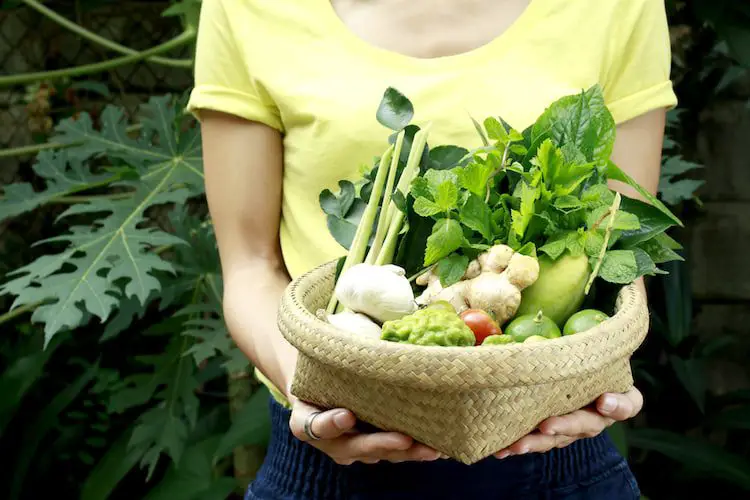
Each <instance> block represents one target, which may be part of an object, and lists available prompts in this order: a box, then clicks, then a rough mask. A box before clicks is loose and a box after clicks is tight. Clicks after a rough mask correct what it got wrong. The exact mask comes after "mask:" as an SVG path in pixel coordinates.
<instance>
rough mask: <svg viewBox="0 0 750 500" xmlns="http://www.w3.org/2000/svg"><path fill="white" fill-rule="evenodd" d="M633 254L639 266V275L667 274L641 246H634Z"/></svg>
mask: <svg viewBox="0 0 750 500" xmlns="http://www.w3.org/2000/svg"><path fill="white" fill-rule="evenodd" d="M632 251H633V255H635V262H636V264H637V266H638V277H639V278H640V277H641V276H654V275H656V274H666V273H665V272H664V271H662V270H661V269H659V268H657V267H656V264H655V263H654V261H653V260H651V257H649V256H648V254H647V253H646V252H644V251H643V250H641V249H640V248H634V249H633V250H632Z"/></svg>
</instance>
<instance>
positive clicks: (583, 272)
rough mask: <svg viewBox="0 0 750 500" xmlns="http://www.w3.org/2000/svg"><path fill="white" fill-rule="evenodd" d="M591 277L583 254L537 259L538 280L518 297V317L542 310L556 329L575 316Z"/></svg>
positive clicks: (584, 296) (544, 256)
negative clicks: (519, 302)
mask: <svg viewBox="0 0 750 500" xmlns="http://www.w3.org/2000/svg"><path fill="white" fill-rule="evenodd" d="M590 276H591V266H590V265H589V259H588V257H586V255H583V254H581V255H578V256H573V255H571V254H570V253H567V254H565V255H563V256H562V257H559V258H558V259H557V260H552V259H551V258H550V257H548V256H546V255H542V256H541V257H539V279H537V280H536V282H534V284H533V285H531V286H530V287H528V288H526V289H525V290H524V291H523V293H522V294H521V306H520V307H519V308H518V311H517V312H516V314H518V315H519V316H521V315H526V314H535V313H537V312H538V311H542V312H543V313H544V315H545V316H547V317H548V318H550V319H551V320H552V321H554V322H555V323H557V325H558V326H559V327H562V326H563V325H564V324H565V321H566V320H567V319H568V318H569V317H570V316H571V315H572V314H573V313H575V312H576V311H577V310H578V308H579V307H581V304H582V303H583V300H584V299H585V298H586V293H585V289H586V283H588V280H589V278H590Z"/></svg>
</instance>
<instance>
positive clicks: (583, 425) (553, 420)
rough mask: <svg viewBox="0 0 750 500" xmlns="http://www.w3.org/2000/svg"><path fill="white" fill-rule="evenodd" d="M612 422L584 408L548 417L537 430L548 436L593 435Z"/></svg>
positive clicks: (582, 436)
mask: <svg viewBox="0 0 750 500" xmlns="http://www.w3.org/2000/svg"><path fill="white" fill-rule="evenodd" d="M612 423H614V420H613V419H611V418H609V417H603V416H602V415H600V414H599V413H597V412H596V411H594V410H591V409H588V408H584V409H583V410H577V411H574V412H573V413H569V414H567V415H563V416H560V417H550V418H548V419H547V420H545V421H544V422H542V423H541V424H539V431H540V432H541V433H542V434H546V435H548V436H554V435H565V436H570V437H580V438H585V437H594V436H597V435H599V434H600V433H601V432H602V431H603V430H604V429H606V428H607V427H609V426H610V425H612Z"/></svg>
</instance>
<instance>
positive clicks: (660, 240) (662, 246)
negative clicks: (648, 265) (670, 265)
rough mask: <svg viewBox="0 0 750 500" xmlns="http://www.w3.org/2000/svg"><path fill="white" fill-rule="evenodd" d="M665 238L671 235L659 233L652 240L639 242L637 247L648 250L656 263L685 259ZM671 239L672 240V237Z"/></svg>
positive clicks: (647, 252)
mask: <svg viewBox="0 0 750 500" xmlns="http://www.w3.org/2000/svg"><path fill="white" fill-rule="evenodd" d="M665 238H669V236H667V235H666V234H664V233H662V234H658V235H656V236H655V237H654V238H651V239H650V240H646V241H642V242H640V243H638V245H637V246H636V248H640V249H641V250H643V251H644V252H646V254H648V256H649V257H650V258H651V260H652V261H653V262H654V264H663V263H665V262H670V261H673V260H685V259H684V258H683V257H682V256H681V255H679V254H678V253H677V252H675V251H674V250H672V249H671V248H670V247H669V243H668V242H667V241H666V240H665ZM669 239H670V240H671V238H669ZM672 241H674V240H672Z"/></svg>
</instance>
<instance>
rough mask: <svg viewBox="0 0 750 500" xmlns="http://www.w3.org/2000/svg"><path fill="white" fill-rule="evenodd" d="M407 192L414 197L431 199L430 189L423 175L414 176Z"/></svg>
mask: <svg viewBox="0 0 750 500" xmlns="http://www.w3.org/2000/svg"><path fill="white" fill-rule="evenodd" d="M409 193H410V194H411V195H412V197H413V198H414V199H417V198H427V199H428V200H430V201H432V191H431V190H430V183H429V182H428V181H427V179H425V178H424V177H416V178H415V179H414V180H413V181H412V183H411V186H410V188H409Z"/></svg>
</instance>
